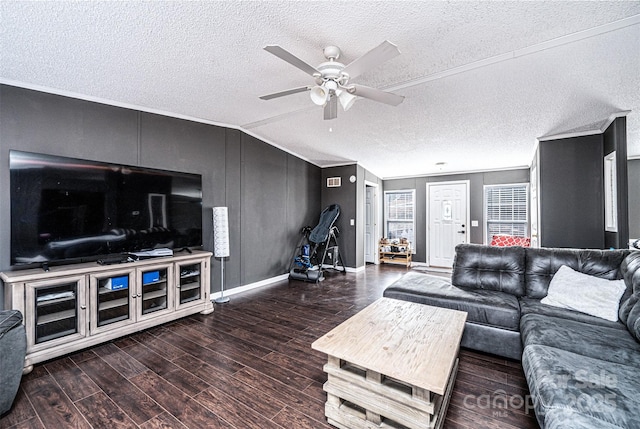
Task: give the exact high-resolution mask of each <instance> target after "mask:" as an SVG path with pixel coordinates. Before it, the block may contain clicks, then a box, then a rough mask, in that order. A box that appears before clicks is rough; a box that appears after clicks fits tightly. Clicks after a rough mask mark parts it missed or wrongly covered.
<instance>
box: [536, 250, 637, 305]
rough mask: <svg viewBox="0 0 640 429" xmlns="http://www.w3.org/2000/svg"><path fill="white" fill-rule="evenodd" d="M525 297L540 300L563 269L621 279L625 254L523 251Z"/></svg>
mask: <svg viewBox="0 0 640 429" xmlns="http://www.w3.org/2000/svg"><path fill="white" fill-rule="evenodd" d="M524 250H525V252H526V269H525V282H526V283H525V284H526V296H527V297H529V298H544V297H545V296H546V295H547V289H548V288H549V283H550V282H551V279H552V278H553V276H554V275H555V273H556V272H557V271H558V269H559V268H560V267H561V266H563V265H566V266H568V267H570V268H572V269H573V270H575V271H579V272H581V273H584V274H589V275H591V276H596V277H601V278H603V279H607V280H617V279H621V278H622V273H621V271H620V265H621V264H622V261H623V260H624V258H625V257H626V256H627V255H628V254H629V251H628V250H581V249H548V248H526V249H524Z"/></svg>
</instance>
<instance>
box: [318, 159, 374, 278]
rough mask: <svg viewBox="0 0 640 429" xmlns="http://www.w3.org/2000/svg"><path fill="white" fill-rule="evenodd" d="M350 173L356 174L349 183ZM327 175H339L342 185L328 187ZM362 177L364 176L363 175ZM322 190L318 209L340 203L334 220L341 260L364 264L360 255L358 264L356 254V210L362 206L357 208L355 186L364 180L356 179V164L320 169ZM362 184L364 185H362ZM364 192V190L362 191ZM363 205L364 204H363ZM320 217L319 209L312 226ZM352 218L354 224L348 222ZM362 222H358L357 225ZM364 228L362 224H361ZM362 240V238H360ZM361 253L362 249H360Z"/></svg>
mask: <svg viewBox="0 0 640 429" xmlns="http://www.w3.org/2000/svg"><path fill="white" fill-rule="evenodd" d="M352 175H354V176H356V182H355V183H351V182H350V181H349V177H351V176H352ZM327 177H340V178H341V182H342V186H340V187H339V188H328V187H327ZM363 179H364V176H363ZM321 183H322V185H321V186H322V191H321V201H322V208H321V209H320V210H324V209H325V208H326V207H328V206H329V205H331V204H339V205H340V217H339V218H338V220H337V221H336V223H335V224H336V226H337V227H338V229H339V230H340V236H339V237H338V244H339V247H340V252H342V258H343V262H344V264H345V265H346V266H347V267H352V268H353V267H358V266H361V265H364V257H362V261H361V263H360V265H358V254H357V250H356V248H357V246H358V239H357V236H358V234H357V232H356V225H355V222H356V219H357V217H358V216H357V215H358V211H359V210H360V211H362V208H360V209H359V208H358V204H357V200H358V191H357V187H358V185H359V184H363V183H364V180H362V179H361V180H358V166H357V165H356V164H352V165H343V166H339V167H328V168H323V169H322V182H321ZM363 186H364V185H363ZM363 192H364V191H363ZM363 205H364V204H363ZM319 218H320V211H319V212H318V214H317V215H316V220H315V223H312V225H313V226H315V225H317V223H318V219H319ZM351 219H353V220H354V225H353V226H352V225H351V224H350V220H351ZM360 224H362V222H359V224H358V225H360ZM362 228H364V226H362ZM361 241H362V240H361ZM361 253H362V250H361Z"/></svg>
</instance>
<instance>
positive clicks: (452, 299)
mask: <svg viewBox="0 0 640 429" xmlns="http://www.w3.org/2000/svg"><path fill="white" fill-rule="evenodd" d="M383 295H384V296H385V297H387V298H394V299H402V300H404V301H411V302H417V303H419V304H427V305H433V306H436V307H444V308H450V309H453V310H460V311H466V312H467V322H468V323H469V322H470V323H478V324H481V325H488V326H493V327H499V328H502V329H507V330H512V331H517V330H518V327H519V322H520V305H519V304H518V299H517V298H516V297H515V296H513V295H511V294H508V293H504V292H497V291H493V290H483V289H468V288H461V287H456V286H453V285H452V284H451V282H449V281H448V280H447V279H444V278H442V277H436V276H431V275H428V274H422V273H416V272H414V271H411V272H409V273H407V274H405V275H404V276H402V277H401V278H400V279H398V280H397V281H396V282H394V283H393V284H391V285H390V286H389V287H387V288H386V289H385V291H384V293H383Z"/></svg>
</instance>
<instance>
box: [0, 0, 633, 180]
mask: <svg viewBox="0 0 640 429" xmlns="http://www.w3.org/2000/svg"><path fill="white" fill-rule="evenodd" d="M0 13H1V15H0V20H1V22H2V25H1V26H0V82H2V83H7V84H10V85H17V86H22V87H26V88H34V89H40V90H45V91H49V92H53V93H58V94H64V95H71V96H76V97H80V98H84V99H89V100H97V101H101V102H105V103H110V104H114V105H120V106H127V107H134V108H138V109H141V110H145V111H151V112H158V113H165V114H169V115H173V116H177V117H183V118H191V119H196V120H201V121H204V122H209V123H215V124H221V125H227V126H232V127H236V128H240V129H242V130H245V131H247V132H249V133H250V134H253V135H255V136H257V137H259V138H262V139H263V140H265V141H267V142H269V143H271V144H274V145H275V146H278V147H280V148H283V149H285V150H287V151H289V152H291V153H293V154H296V155H298V156H300V157H301V158H303V159H306V160H308V161H311V162H313V163H314V164H317V165H319V166H323V167H324V166H330V165H339V164H346V163H353V162H358V163H359V164H360V165H362V166H363V167H364V168H366V169H368V170H370V171H371V172H372V173H374V174H376V175H378V176H379V177H382V178H391V177H402V176H413V175H424V174H437V173H449V172H461V171H477V170H489V169H502V168H513V167H521V166H527V165H529V163H530V162H531V160H532V156H533V153H534V149H535V145H536V138H538V137H542V136H547V135H552V134H561V133H564V132H566V131H570V130H576V129H577V130H590V129H595V128H597V127H599V126H600V125H601V124H602V122H603V121H604V120H606V119H607V118H608V117H609V116H610V115H612V114H614V113H616V112H620V111H626V110H630V111H631V113H630V114H629V115H628V116H627V132H628V152H629V156H630V157H640V114H639V111H640V1H632V2H631V1H622V2H617V1H616V2H593V1H587V2H574V1H569V2H565V1H553V2H538V1H533V2H439V1H413V2H407V1H380V2H369V1H362V0H360V1H326V2H322V1H295V2H291V1H243V2H239V1H215V2H214V1H207V2H186V1H177V2H15V1H10V0H9V1H8V0H5V1H2V2H0ZM385 39H386V40H390V41H391V42H393V43H394V44H396V45H397V46H398V48H399V49H400V51H401V52H402V54H401V55H400V56H398V57H396V59H394V60H391V61H389V62H388V63H384V64H381V65H380V66H378V67H376V68H375V69H372V70H371V71H370V72H367V73H365V74H363V75H361V76H358V77H357V78H355V79H354V80H353V82H354V83H360V84H364V85H369V86H374V87H377V88H382V89H386V90H391V91H393V92H396V93H398V94H401V95H404V96H405V97H406V99H405V101H404V103H402V104H400V105H399V106H397V107H392V106H388V105H385V104H380V103H376V102H373V101H370V100H365V99H358V101H356V103H355V105H354V106H353V108H351V109H350V110H349V111H348V112H343V111H342V109H339V112H338V118H337V119H335V120H332V121H324V120H323V112H322V108H321V107H318V106H315V105H314V104H313V103H312V102H311V100H310V99H309V96H308V94H306V93H299V94H294V95H291V96H288V97H283V98H278V99H273V100H270V101H263V100H260V99H259V98H258V97H259V96H260V95H264V94H267V93H271V92H276V91H279V90H284V89H289V88H294V87H300V86H303V85H310V84H313V79H312V78H311V77H309V76H308V75H306V74H305V73H304V72H302V71H300V70H298V69H296V68H294V67H293V66H291V65H290V64H288V63H286V62H284V61H282V60H281V59H279V58H277V57H275V56H273V55H271V54H269V53H268V52H266V51H264V50H263V49H262V48H263V47H264V46H265V45H268V44H278V45H280V46H282V47H283V48H285V49H287V50H288V51H290V52H291V53H293V54H294V55H296V56H298V57H300V58H301V59H303V60H304V61H306V62H308V63H309V64H311V65H314V66H316V65H318V64H319V63H321V62H323V61H325V59H324V56H323V55H322V50H323V48H324V47H325V46H328V45H337V46H339V47H340V48H341V49H342V54H343V55H342V57H341V61H342V62H343V63H345V64H348V63H349V62H351V61H353V60H354V59H356V58H358V57H359V56H361V55H362V54H364V53H366V52H367V51H369V50H370V49H372V48H373V47H375V46H377V45H378V44H380V43H381V42H382V41H383V40H385ZM437 162H445V163H446V165H445V166H444V167H438V166H436V163H437Z"/></svg>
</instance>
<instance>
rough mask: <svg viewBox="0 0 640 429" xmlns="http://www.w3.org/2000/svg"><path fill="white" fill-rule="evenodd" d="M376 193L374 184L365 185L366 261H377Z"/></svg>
mask: <svg viewBox="0 0 640 429" xmlns="http://www.w3.org/2000/svg"><path fill="white" fill-rule="evenodd" d="M375 198H376V193H375V188H374V187H373V186H366V187H365V202H364V262H365V263H366V262H372V263H375V262H376V238H375V236H376V234H375V228H376V226H375V225H376V222H375V213H376V204H375V203H376V200H375Z"/></svg>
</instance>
